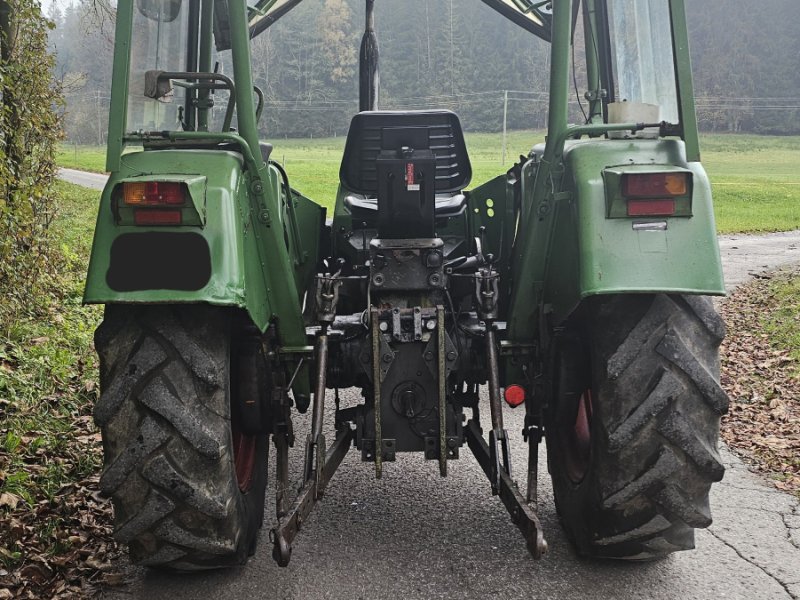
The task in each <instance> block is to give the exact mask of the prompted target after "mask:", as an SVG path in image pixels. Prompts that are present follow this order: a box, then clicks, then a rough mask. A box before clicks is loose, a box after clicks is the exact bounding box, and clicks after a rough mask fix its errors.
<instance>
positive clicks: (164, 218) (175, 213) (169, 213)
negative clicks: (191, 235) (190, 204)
mask: <svg viewBox="0 0 800 600" xmlns="http://www.w3.org/2000/svg"><path fill="white" fill-rule="evenodd" d="M181 221H182V218H181V211H179V210H157V209H156V210H153V209H145V208H140V209H137V210H135V211H133V222H134V223H135V224H136V225H180V224H181Z"/></svg>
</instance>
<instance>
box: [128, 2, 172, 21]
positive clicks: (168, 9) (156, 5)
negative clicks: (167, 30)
mask: <svg viewBox="0 0 800 600" xmlns="http://www.w3.org/2000/svg"><path fill="white" fill-rule="evenodd" d="M136 8H137V9H139V12H140V13H142V14H143V15H144V16H145V17H147V18H148V19H152V20H153V21H160V22H161V23H170V22H172V21H174V20H175V19H177V18H178V15H179V14H180V12H181V0H136Z"/></svg>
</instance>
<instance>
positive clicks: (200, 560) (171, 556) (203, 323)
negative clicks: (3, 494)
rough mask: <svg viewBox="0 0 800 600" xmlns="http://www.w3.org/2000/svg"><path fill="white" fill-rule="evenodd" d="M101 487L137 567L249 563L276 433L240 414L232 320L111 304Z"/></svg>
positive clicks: (100, 338) (100, 407) (101, 336)
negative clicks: (242, 421)
mask: <svg viewBox="0 0 800 600" xmlns="http://www.w3.org/2000/svg"><path fill="white" fill-rule="evenodd" d="M95 347H96V349H97V352H98V355H99V357H100V385H101V392H102V393H101V396H100V400H99V401H98V402H97V405H96V406H95V411H94V417H95V421H96V423H97V424H98V426H99V427H100V429H101V431H102V436H103V451H104V467H103V473H102V476H101V478H100V489H101V491H102V493H103V494H105V495H107V496H110V497H111V499H112V501H113V506H114V537H115V538H116V539H117V540H118V541H119V542H122V543H125V544H127V545H128V548H129V551H130V555H131V559H132V560H133V562H134V563H136V564H140V565H146V566H153V567H163V568H166V569H171V570H180V571H187V570H199V569H211V568H218V567H226V566H231V565H238V564H243V563H244V562H246V561H247V558H248V556H249V555H250V554H252V552H253V551H254V548H255V542H256V536H257V533H258V530H259V528H260V526H261V523H262V520H263V516H264V495H265V488H266V482H267V452H268V446H267V438H266V436H265V435H245V434H244V433H243V432H242V431H241V428H240V427H239V426H238V424H237V421H238V419H237V412H236V411H232V408H231V400H230V399H231V395H232V393H231V388H232V383H233V384H234V387H235V381H232V380H231V374H232V373H235V372H236V371H235V370H234V369H233V367H232V366H231V362H232V359H231V347H232V344H231V324H230V318H229V314H228V313H227V312H226V311H225V310H224V309H220V308H214V307H210V306H205V305H184V306H175V307H171V306H139V307H136V306H130V305H109V306H107V307H106V313H105V318H104V320H103V322H102V324H101V325H100V327H98V329H97V331H96V332H95Z"/></svg>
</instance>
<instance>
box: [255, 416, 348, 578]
mask: <svg viewBox="0 0 800 600" xmlns="http://www.w3.org/2000/svg"><path fill="white" fill-rule="evenodd" d="M354 435H355V432H354V430H353V429H352V428H351V427H349V426H345V427H342V429H340V430H339V431H338V433H337V434H336V439H335V440H334V442H333V444H332V445H331V447H330V448H329V449H328V451H327V453H326V454H325V464H324V466H323V467H322V469H321V470H320V478H319V480H317V479H316V478H314V477H312V478H311V479H309V480H307V481H306V482H305V484H304V485H303V487H302V488H301V489H300V492H299V493H298V494H297V498H295V500H294V502H293V503H292V506H291V508H290V509H289V511H288V512H287V513H286V514H285V515H283V517H282V518H281V519H280V521H278V525H277V526H276V527H275V528H274V529H272V531H270V539H271V540H272V542H273V544H274V547H273V550H272V557H273V558H274V559H275V562H277V563H278V565H279V566H281V567H285V566H287V565H288V564H289V560H290V559H291V557H292V542H293V541H294V538H295V537H296V536H297V532H298V531H300V528H301V527H302V526H303V523H304V522H305V520H306V519H307V518H308V515H309V514H311V510H312V509H313V508H314V505H315V504H316V501H317V499H318V498H319V497H321V496H322V494H323V493H324V491H325V487H326V486H327V485H328V482H329V481H330V480H331V478H332V477H333V474H334V473H335V472H336V469H338V468H339V465H340V464H341V463H342V460H343V459H344V457H345V455H346V454H347V451H348V450H349V449H350V446H351V445H352V443H353V437H354Z"/></svg>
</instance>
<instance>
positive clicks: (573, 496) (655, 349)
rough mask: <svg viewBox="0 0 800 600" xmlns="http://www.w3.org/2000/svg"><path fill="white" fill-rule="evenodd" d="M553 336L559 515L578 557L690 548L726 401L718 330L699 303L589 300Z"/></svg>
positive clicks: (718, 475) (714, 467)
mask: <svg viewBox="0 0 800 600" xmlns="http://www.w3.org/2000/svg"><path fill="white" fill-rule="evenodd" d="M579 315H580V316H579V317H578V318H575V319H571V320H570V321H569V322H568V325H567V326H566V327H564V328H563V329H562V330H561V331H560V332H557V333H556V334H555V336H554V339H553V342H552V344H551V352H550V377H549V378H548V379H549V383H548V387H549V406H548V408H547V410H546V415H547V419H548V420H547V423H546V426H545V429H546V432H547V451H548V467H549V469H550V474H551V477H552V480H553V490H554V495H555V503H556V508H557V511H558V514H559V517H560V519H561V523H562V526H563V527H564V528H565V530H566V532H567V535H568V537H569V538H570V540H571V541H572V543H573V544H574V546H575V547H576V549H577V551H578V552H579V554H581V555H584V556H591V557H598V558H614V559H626V560H652V559H658V558H661V557H664V556H666V555H668V554H670V553H672V552H674V551H677V550H688V549H691V548H694V529H695V528H705V527H708V526H709V525H710V524H711V512H710V509H709V502H708V493H709V489H710V487H711V484H712V482H715V481H719V480H721V479H722V476H723V474H724V467H723V465H722V461H721V460H720V456H719V454H718V451H717V441H718V438H719V422H720V417H721V415H723V414H724V413H725V412H726V411H727V408H728V398H727V396H726V394H725V392H724V391H723V390H722V388H721V387H720V384H719V351H718V348H719V344H720V342H721V341H722V339H723V337H724V335H725V326H724V323H723V322H722V320H721V319H720V317H719V316H718V315H717V313H716V311H715V310H714V308H713V307H712V305H711V302H710V300H709V299H708V298H703V297H699V296H668V295H664V294H661V295H621V296H608V297H598V298H593V299H591V300H589V301H587V303H586V305H585V306H584V307H582V309H581V311H580V312H579Z"/></svg>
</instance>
